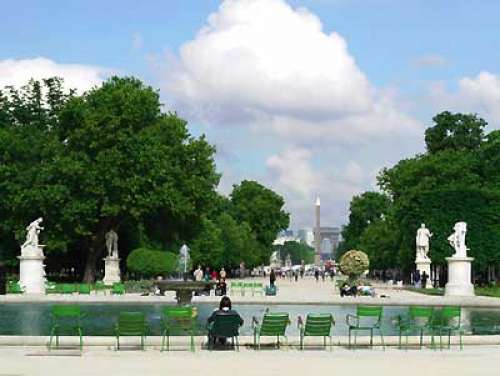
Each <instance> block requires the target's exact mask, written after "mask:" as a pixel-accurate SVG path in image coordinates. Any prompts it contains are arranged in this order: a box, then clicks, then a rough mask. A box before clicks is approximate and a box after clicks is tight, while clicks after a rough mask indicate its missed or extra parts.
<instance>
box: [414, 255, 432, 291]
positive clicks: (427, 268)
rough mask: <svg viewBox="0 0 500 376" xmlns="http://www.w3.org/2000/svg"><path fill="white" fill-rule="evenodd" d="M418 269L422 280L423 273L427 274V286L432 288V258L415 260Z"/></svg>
mask: <svg viewBox="0 0 500 376" xmlns="http://www.w3.org/2000/svg"><path fill="white" fill-rule="evenodd" d="M415 265H416V270H419V271H420V280H422V274H424V272H425V274H427V285H426V288H428V289H431V288H432V281H431V260H430V259H416V260H415Z"/></svg>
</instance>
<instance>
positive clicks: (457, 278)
mask: <svg viewBox="0 0 500 376" xmlns="http://www.w3.org/2000/svg"><path fill="white" fill-rule="evenodd" d="M473 260H474V258H472V257H456V256H454V257H447V258H446V261H447V262H448V283H447V284H446V286H445V290H444V295H446V296H474V295H475V294H474V285H473V284H472V283H471V263H472V261H473Z"/></svg>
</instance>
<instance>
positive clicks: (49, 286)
mask: <svg viewBox="0 0 500 376" xmlns="http://www.w3.org/2000/svg"><path fill="white" fill-rule="evenodd" d="M56 293H58V291H57V283H55V282H48V281H47V282H46V283H45V294H56Z"/></svg>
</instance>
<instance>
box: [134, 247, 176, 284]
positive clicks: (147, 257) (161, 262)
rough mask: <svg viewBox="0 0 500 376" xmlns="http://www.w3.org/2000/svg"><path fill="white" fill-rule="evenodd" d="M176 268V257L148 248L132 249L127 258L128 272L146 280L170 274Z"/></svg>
mask: <svg viewBox="0 0 500 376" xmlns="http://www.w3.org/2000/svg"><path fill="white" fill-rule="evenodd" d="M176 267H177V255H175V254H173V253H170V252H166V251H160V250H156V249H149V248H137V249H134V250H133V251H132V252H130V254H129V255H128V257H127V268H128V270H129V271H131V272H133V273H135V274H137V275H139V276H141V277H146V278H151V277H155V276H158V275H165V274H170V273H172V272H173V271H174V270H175V268H176Z"/></svg>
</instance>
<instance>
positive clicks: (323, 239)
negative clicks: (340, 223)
mask: <svg viewBox="0 0 500 376" xmlns="http://www.w3.org/2000/svg"><path fill="white" fill-rule="evenodd" d="M319 233H320V252H321V259H322V260H328V259H330V258H331V259H335V256H336V250H337V248H338V246H339V241H340V228H338V227H320V231H319Z"/></svg>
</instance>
